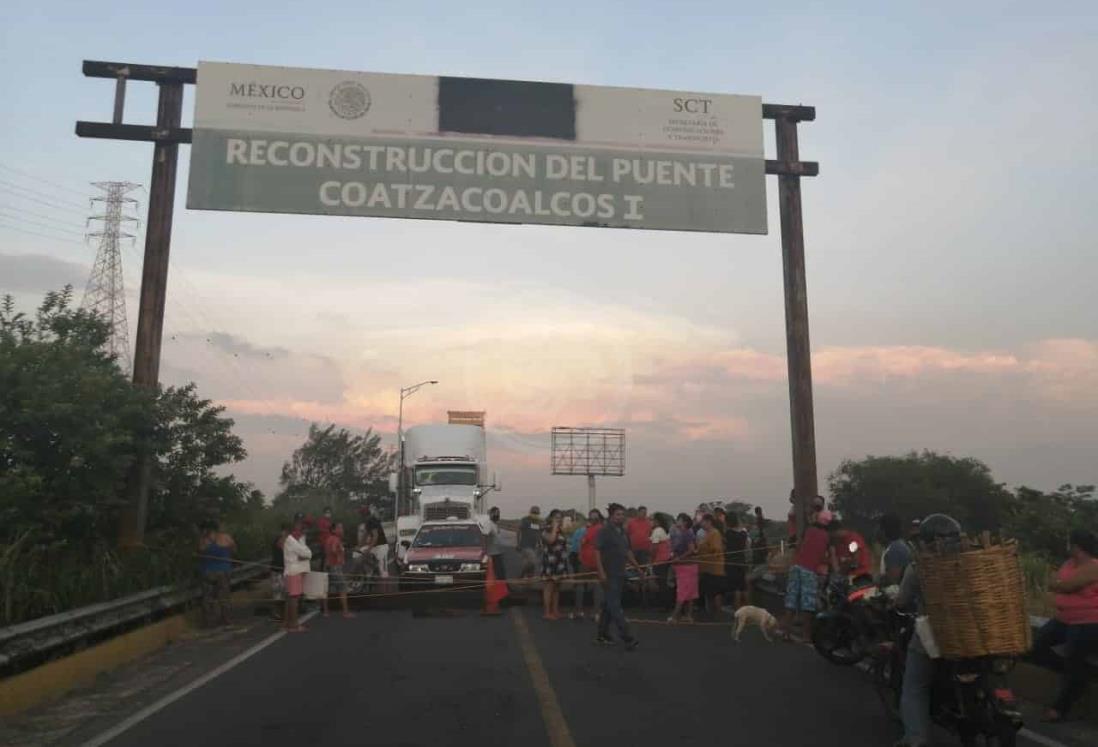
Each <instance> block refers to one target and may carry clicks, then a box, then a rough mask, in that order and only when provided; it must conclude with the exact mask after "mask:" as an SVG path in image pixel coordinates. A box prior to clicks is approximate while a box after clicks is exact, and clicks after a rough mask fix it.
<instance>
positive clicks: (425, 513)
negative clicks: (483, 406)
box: [394, 410, 500, 552]
mask: <svg viewBox="0 0 1098 747" xmlns="http://www.w3.org/2000/svg"><path fill="white" fill-rule="evenodd" d="M394 477H395V476H394ZM394 482H400V481H399V480H394ZM394 487H397V486H396V485H394ZM499 489H500V486H499V481H498V480H497V478H496V476H495V475H494V474H493V475H491V476H489V473H488V461H487V444H486V438H485V433H484V413H483V412H459V411H453V410H452V411H450V413H449V422H448V423H446V424H431V425H417V426H414V427H412V428H409V429H408V430H407V431H405V433H404V475H403V491H402V492H403V493H404V495H403V496H402V495H399V494H398V495H397V506H398V513H397V526H396V529H397V542H398V544H400V543H404V542H411V540H412V538H413V537H415V535H416V532H417V531H418V530H419V527H420V525H421V524H422V523H424V522H428V521H446V520H454V519H459V520H460V519H465V520H473V521H477V522H478V523H480V524H483V523H484V521H485V516H484V514H485V512H486V509H487V507H486V505H485V503H486V499H485V495H486V494H487V493H488V492H489V491H491V490H499ZM398 552H399V551H398Z"/></svg>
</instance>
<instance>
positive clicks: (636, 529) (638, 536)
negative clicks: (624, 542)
mask: <svg viewBox="0 0 1098 747" xmlns="http://www.w3.org/2000/svg"><path fill="white" fill-rule="evenodd" d="M654 527H655V525H654V524H653V522H652V520H651V519H649V518H648V509H647V508H645V507H644V506H641V507H639V508H638V509H637V515H636V516H634V517H633V518H632V519H630V520H629V523H628V524H626V525H625V533H626V534H627V535H628V536H629V549H630V550H632V551H633V557H635V558H636V559H637V563H638V564H639V565H648V564H649V563H651V562H652V529H653V528H654Z"/></svg>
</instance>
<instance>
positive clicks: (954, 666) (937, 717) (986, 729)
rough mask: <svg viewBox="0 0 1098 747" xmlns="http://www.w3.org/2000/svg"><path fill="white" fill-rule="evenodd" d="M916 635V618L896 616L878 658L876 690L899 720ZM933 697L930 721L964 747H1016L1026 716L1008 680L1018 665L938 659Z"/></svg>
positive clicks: (989, 660) (874, 670)
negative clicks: (909, 651)
mask: <svg viewBox="0 0 1098 747" xmlns="http://www.w3.org/2000/svg"><path fill="white" fill-rule="evenodd" d="M914 631H915V617H914V616H913V615H907V614H903V613H901V612H898V611H896V610H891V611H890V614H889V638H888V640H886V641H883V642H881V643H879V644H878V645H877V646H876V647H875V649H874V652H873V659H872V664H871V676H872V678H873V685H874V687H875V689H876V690H877V694H878V696H879V697H880V698H881V701H882V703H883V704H884V706H885V710H886V711H887V713H888V715H889V716H890V717H892V718H893V719H895V720H896V721H899V720H900V695H901V692H902V690H903V681H904V667H905V664H906V661H907V648H908V645H909V643H910V641H911V637H912V636H913V635H914ZM934 664H935V666H934V680H933V684H932V685H931V691H930V693H931V694H930V716H931V720H932V721H933V722H934V723H936V724H938V725H939V726H941V727H943V728H945V729H947V730H949V731H950V732H952V733H954V734H956V735H957V736H958V737H959V738H960V740H961V744H962V745H964V746H965V747H974V745H976V743H977V741H978V740H979V739H980V738H981V737H982V738H983V740H984V744H986V745H989V746H991V745H995V747H1014V745H1015V744H1017V740H1018V731H1019V730H1020V729H1021V728H1022V725H1023V722H1022V715H1021V713H1020V712H1019V710H1018V703H1017V701H1016V699H1015V697H1014V693H1013V692H1012V691H1011V689H1010V688H1009V687H1008V686H1007V684H1006V682H1005V679H1006V675H1007V674H1008V673H1009V672H1010V670H1011V669H1013V667H1014V660H1013V659H1010V658H1005V657H991V656H989V657H980V658H974V659H957V660H951V659H937V660H935V662H934Z"/></svg>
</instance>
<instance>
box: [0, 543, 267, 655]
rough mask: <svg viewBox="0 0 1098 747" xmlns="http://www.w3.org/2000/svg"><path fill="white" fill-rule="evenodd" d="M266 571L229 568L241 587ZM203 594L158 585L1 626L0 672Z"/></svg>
mask: <svg viewBox="0 0 1098 747" xmlns="http://www.w3.org/2000/svg"><path fill="white" fill-rule="evenodd" d="M267 573H268V569H267V567H266V566H265V565H261V564H256V565H243V566H240V567H238V568H236V569H234V570H233V572H232V575H231V584H232V586H234V587H236V586H240V585H241V584H245V583H248V582H250V581H253V580H254V579H256V578H259V577H261V576H263V575H265V574H267ZM201 593H202V592H201V589H198V588H197V587H195V586H193V585H189V586H184V587H179V586H160V587H157V588H155V589H150V590H148V591H143V592H140V593H138V594H132V595H130V596H127V597H122V598H121V599H115V600H112V601H110V602H102V603H99V604H92V605H88V606H87V607H80V608H78V609H74V610H69V611H68V612H60V613H58V614H56V615H49V616H47V617H40V618H37V619H35V620H28V621H27V622H24V623H19V624H18V625H11V626H8V627H6V628H0V676H6V675H10V674H14V673H15V672H18V671H22V670H24V669H27V668H29V667H31V666H35V665H37V664H39V663H41V662H42V661H44V660H46V659H49V658H50V657H51V656H53V655H55V654H56V653H58V652H60V651H63V650H66V649H69V648H72V647H75V646H79V645H80V644H83V643H88V642H95V641H99V640H102V639H103V638H108V637H110V636H111V635H112V634H113V633H116V632H117V631H119V630H120V629H125V628H127V627H132V626H134V625H135V624H141V623H142V622H144V621H148V620H150V619H151V618H157V617H162V616H163V615H164V614H165V613H168V612H172V611H174V610H176V609H178V608H180V607H183V606H184V605H185V604H186V603H187V602H189V601H191V600H193V599H196V598H198V597H199V596H201Z"/></svg>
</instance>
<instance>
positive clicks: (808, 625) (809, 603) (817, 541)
mask: <svg viewBox="0 0 1098 747" xmlns="http://www.w3.org/2000/svg"><path fill="white" fill-rule="evenodd" d="M830 523H831V512H830V511H826V510H824V511H819V512H817V513H816V521H815V523H814V524H812V526H810V527H808V529H807V530H806V531H805V533H804V538H803V539H802V540H801V543H800V545H799V546H798V547H797V554H796V556H795V557H794V559H793V565H792V566H791V567H790V569H789V577H788V579H787V580H786V586H785V617H784V618H783V619H782V628H783V630H784V632H785V635H786V636H787V637H788V635H789V631H790V629H791V627H792V625H793V617H794V615H799V617H800V618H801V624H802V627H803V634H804V636H805V640H812V618H813V616H814V615H815V614H816V604H817V601H818V596H819V588H820V587H819V579H818V577H817V575H816V573H817V571H818V570H819V568H820V566H823V565H827V564H828V561H829V559H830V558H831V536H830V535H829V534H828V532H827V525H828V524H830Z"/></svg>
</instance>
